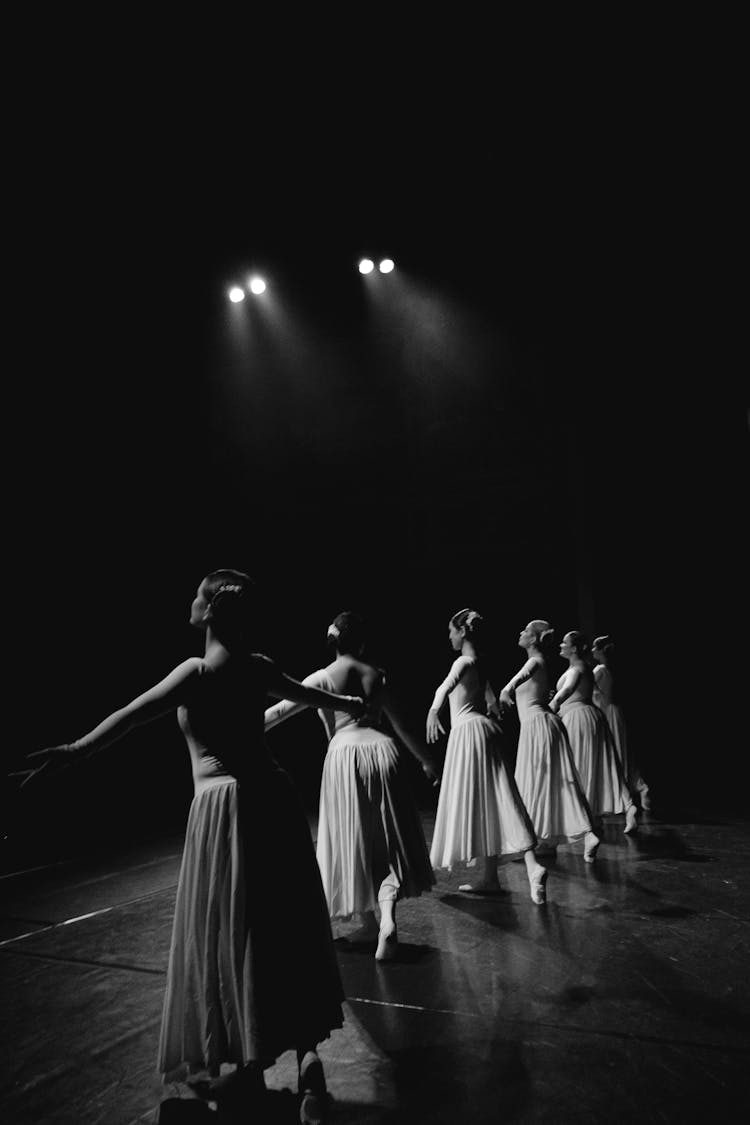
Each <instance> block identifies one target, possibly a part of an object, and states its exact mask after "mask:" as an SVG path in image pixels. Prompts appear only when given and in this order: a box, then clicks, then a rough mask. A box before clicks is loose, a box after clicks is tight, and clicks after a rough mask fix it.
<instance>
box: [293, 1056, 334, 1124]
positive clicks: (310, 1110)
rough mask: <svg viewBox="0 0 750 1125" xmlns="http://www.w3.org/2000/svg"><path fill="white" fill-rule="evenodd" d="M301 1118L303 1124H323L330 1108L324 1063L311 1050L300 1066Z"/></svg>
mask: <svg viewBox="0 0 750 1125" xmlns="http://www.w3.org/2000/svg"><path fill="white" fill-rule="evenodd" d="M298 1089H299V1094H300V1104H299V1119H300V1122H301V1125H323V1123H324V1122H325V1121H326V1116H327V1108H328V1091H327V1089H326V1080H325V1075H324V1073H323V1064H322V1063H321V1061H320V1059H319V1058H318V1056H317V1055H316V1054H315V1053H314V1052H312V1051H309V1052H308V1053H307V1054H306V1055H305V1057H304V1059H303V1060H302V1064H301V1066H300V1068H299V1085H298Z"/></svg>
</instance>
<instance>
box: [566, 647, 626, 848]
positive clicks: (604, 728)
mask: <svg viewBox="0 0 750 1125" xmlns="http://www.w3.org/2000/svg"><path fill="white" fill-rule="evenodd" d="M590 652H591V650H590V646H589V643H588V640H587V638H586V637H585V636H584V635H583V633H581V632H580V631H579V630H577V629H573V630H571V631H570V632H569V633H566V634H565V635H564V637H563V639H562V643H561V644H560V656H562V657H563V658H564V659H565V660H567V661H568V667H567V669H566V670H565V671H564V672H563V674H562V675H561V676H560V678H559V680H558V681H557V685H556V690H555V694H554V696H553V697H552V699H551V701H550V705H549V706H550V711H552V712H553V713H554V714H557V713H558V712H559V714H560V718H561V719H562V721H563V723H564V724H565V729H566V730H567V732H568V741H569V743H570V749H571V751H572V753H573V761H574V762H575V767H576V771H577V773H578V780H579V781H580V782H581V788H582V789H583V792H584V794H585V796H586V800H587V802H588V806H589V809H590V810H591V813H592V816H593V817H594V828H595V831H597V833H599V834H601V833H600V829H599V825H600V823H601V819H600V818H601V817H602V816H606V815H607V814H609V813H623V812H624V813H625V832H626V833H630V832H633V831H635V828H636V808H635V805H634V804H633V798H632V797H631V795H630V790H629V789H628V787H627V785H626V784H625V780H624V777H623V772H622V766H621V765H620V760H619V758H618V756H617V752H616V750H615V743H614V739H613V738H612V735H611V734H610V730H609V726H608V724H607V720H606V718H605V716H604V714H603V712H602V711H600V710H599V708H598V707H595V706H594V704H593V703H592V695H593V691H594V676H593V672H592V670H591V662H590Z"/></svg>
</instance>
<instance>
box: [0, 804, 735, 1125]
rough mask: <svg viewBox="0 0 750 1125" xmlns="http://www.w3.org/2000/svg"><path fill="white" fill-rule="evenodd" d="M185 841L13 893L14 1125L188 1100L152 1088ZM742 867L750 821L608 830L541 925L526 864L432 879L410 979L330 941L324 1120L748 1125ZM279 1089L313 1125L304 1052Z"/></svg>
mask: <svg viewBox="0 0 750 1125" xmlns="http://www.w3.org/2000/svg"><path fill="white" fill-rule="evenodd" d="M424 823H425V832H426V835H427V838H428V841H429V839H430V837H431V834H432V816H431V815H430V814H428V813H425V814H424ZM313 827H314V826H313ZM181 844H182V839H181V837H179V836H174V835H173V836H170V837H167V838H163V839H159V840H154V841H151V842H148V843H142V842H141V843H139V844H138V845H133V846H131V847H123V848H121V849H119V850H116V851H115V850H112V849H110V850H109V851H108V852H107V853H106V854H101V855H99V856H98V857H96V858H91V857H86V858H83V857H79V858H75V857H74V858H67V859H63V860H61V861H60V862H59V863H56V864H54V865H47V866H43V867H40V868H37V869H36V870H31V871H23V872H18V873H10V874H7V875H4V876H3V877H2V878H1V879H0V887H1V888H2V891H3V896H2V898H3V906H2V915H1V917H0V925H1V930H0V943H1V944H0V954H1V955H2V956H0V971H1V972H2V988H3V1004H2V1016H1V1017H0V1018H1V1019H2V1042H3V1047H4V1050H3V1052H2V1079H1V1081H2V1087H1V1090H0V1097H1V1098H2V1103H1V1105H2V1109H1V1111H0V1119H1V1120H2V1121H3V1123H4V1125H46V1123H50V1125H51V1123H63V1122H64V1123H69V1125H94V1123H97V1125H99V1123H102V1125H135V1123H136V1122H139V1123H143V1122H156V1121H157V1120H158V1113H159V1102H160V1100H161V1099H164V1098H170V1097H176V1096H180V1095H182V1096H184V1094H185V1090H184V1089H183V1088H180V1087H176V1086H174V1087H166V1088H165V1087H162V1085H161V1083H160V1079H159V1077H158V1075H156V1074H155V1072H154V1069H153V1068H154V1060H155V1056H156V1044H157V1038H158V1031H159V1020H160V1012H161V1003H162V992H163V987H164V978H165V972H166V963H167V954H168V949H169V938H170V926H171V917H172V909H173V904H174V895H175V886H176V881H177V873H178V868H179V860H180V848H181ZM749 857H750V821H742V820H739V819H737V818H725V817H723V816H721V815H711V814H710V813H701V814H698V813H697V812H695V811H684V810H683V811H680V812H673V813H671V814H670V815H669V817H667V816H666V815H665V814H664V813H663V812H662V813H661V814H660V816H659V819H656V817H652V818H651V819H650V820H649V821H648V822H647V823H644V824H642V826H641V827H640V829H639V831H638V833H637V835H635V836H634V837H626V836H624V835H623V832H622V819H621V818H619V819H618V818H613V819H611V820H610V821H608V823H607V827H606V834H605V842H604V843H603V845H602V847H601V849H600V852H599V857H598V858H597V861H596V863H595V864H594V865H593V866H592V865H588V864H585V863H584V861H583V856H582V848H581V845H580V844H578V845H569V846H566V847H564V848H561V849H560V851H559V853H558V858H557V860H556V862H554V863H553V864H551V865H550V877H549V882H548V902H547V904H546V906H543V907H538V906H534V904H533V903H532V902H531V900H530V898H529V894H528V884H527V880H526V873H525V868H524V865H523V863H518V862H505V863H503V864H502V865H501V870H500V877H501V881H502V885H503V887H504V888H505V892H506V893H504V894H503V895H501V896H500V897H498V898H495V899H477V898H474V897H471V896H469V895H466V894H462V893H460V892H459V891H458V884H459V883H460V882H463V881H465V878H466V872H465V870H462V871H455V872H453V873H452V874H450V875H448V874H446V873H440V874H439V877H438V883H437V886H436V888H435V889H434V891H433V892H432V894H430V895H426V896H423V897H422V898H420V899H416V900H407V901H405V902H403V903H402V904H400V906H399V909H398V923H399V937H400V942H401V945H400V957H399V959H398V961H396V962H394V963H390V964H385V965H379V964H377V963H376V962H375V960H374V959H373V957H372V950H371V949H368V948H359V947H353V946H352V947H348V948H347V946H346V944H345V943H344V942H341V941H339V942H338V943H337V948H338V952H339V963H340V966H341V973H342V977H343V982H344V990H345V992H346V997H347V1002H346V1008H345V1025H344V1028H343V1029H342V1030H341V1031H338V1032H335V1033H334V1034H333V1036H332V1038H331V1039H330V1040H328V1041H327V1042H326V1043H324V1044H323V1045H322V1046H321V1050H320V1053H321V1057H322V1058H323V1062H324V1065H325V1068H326V1074H327V1078H328V1083H329V1088H330V1090H331V1093H332V1095H333V1099H334V1100H333V1104H332V1108H331V1114H330V1121H331V1125H349V1123H351V1125H353V1123H355V1122H356V1123H358V1125H366V1123H372V1125H374V1123H376V1122H383V1123H386V1122H388V1123H390V1122H404V1123H408V1125H422V1123H424V1125H427V1123H428V1122H429V1123H430V1125H442V1123H445V1125H448V1123H450V1125H456V1123H464V1122H466V1123H469V1125H484V1123H495V1122H519V1123H526V1122H528V1123H537V1122H545V1123H547V1122H549V1123H550V1125H552V1123H554V1125H560V1123H563V1125H568V1123H578V1122H581V1123H583V1122H589V1123H591V1125H599V1123H601V1122H605V1121H609V1122H617V1123H620V1122H638V1123H639V1125H643V1123H644V1122H662V1123H663V1122H674V1123H681V1125H682V1123H686V1122H694V1121H695V1122H698V1121H700V1122H709V1121H721V1122H722V1123H726V1122H735V1121H736V1122H740V1121H743V1122H745V1121H747V1120H750V1094H749V1086H750V1021H749V1019H748V1016H749V1015H750V999H749V993H750V987H749V982H750V929H749V928H748V923H749V917H748V914H749V910H748V907H749V905H750V889H749V886H748V858H749ZM545 862H547V861H546V860H545ZM341 933H342V934H345V933H346V927H343V928H342V929H341ZM300 934H301V940H302V935H303V934H304V920H303V919H300ZM267 1083H268V1085H269V1087H271V1088H272V1090H274V1091H275V1093H274V1094H273V1096H272V1097H271V1098H270V1099H269V1121H273V1122H274V1123H275V1122H277V1121H278V1122H289V1123H292V1122H295V1121H297V1120H298V1118H297V1108H296V1102H295V1099H294V1097H293V1096H292V1094H291V1092H290V1091H291V1090H292V1089H294V1088H295V1060H294V1057H293V1055H292V1054H291V1053H289V1054H288V1055H285V1056H283V1057H282V1058H281V1059H280V1060H279V1061H278V1063H277V1064H276V1066H275V1067H274V1068H273V1069H272V1070H270V1071H268V1072H267ZM184 1110H185V1114H187V1113H188V1112H190V1111H195V1112H196V1113H197V1112H199V1104H196V1103H191V1104H190V1105H187V1104H186V1105H185V1107H184ZM206 1113H208V1111H206ZM186 1119H187V1116H186ZM208 1120H216V1116H215V1115H213V1114H211V1115H210V1116H209V1117H208ZM217 1125H218V1123H217Z"/></svg>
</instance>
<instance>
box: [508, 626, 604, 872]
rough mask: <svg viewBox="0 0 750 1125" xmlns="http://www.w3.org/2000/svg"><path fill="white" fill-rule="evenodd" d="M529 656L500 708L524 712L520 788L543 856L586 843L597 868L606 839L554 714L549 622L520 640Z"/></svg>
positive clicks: (520, 715)
mask: <svg viewBox="0 0 750 1125" xmlns="http://www.w3.org/2000/svg"><path fill="white" fill-rule="evenodd" d="M518 644H519V647H520V648H522V649H524V650H525V651H526V653H527V655H528V659H527V660H526V662H525V664H524V665H523V667H522V668H521V669H520V670H519V671H518V672H516V674H515V676H513V678H512V679H511V680H509V681H508V683H507V684H506V685H505V687H504V688H503V689H502V691H501V692H500V704H501V706H504V707H512V706H513V705H514V704H515V706H516V708H517V709H518V719H519V724H520V731H519V736H518V753H517V755H516V775H515V776H516V783H517V785H518V791H519V793H520V794H521V799H522V801H523V803H524V805H525V806H526V808H527V809H528V813H529V816H530V818H531V822H532V824H533V825H534V830H535V831H536V835H537V838H538V840H539V845H540V846H539V849H538V850H539V852H542V853H543V852H553V851H554V850H555V849H556V847H557V845H558V844H559V843H562V842H564V841H566V840H576V839H580V838H581V837H583V838H584V853H583V855H584V859H585V860H586V862H587V863H593V862H594V859H595V857H596V852H597V849H598V847H599V844H600V839H599V837H598V836H597V835H596V833H595V832H594V830H593V823H592V816H591V812H590V810H589V808H588V805H587V803H586V798H585V796H584V794H583V791H582V789H581V784H580V781H579V780H578V774H577V773H576V769H575V765H574V764H573V755H572V753H571V750H570V744H569V742H568V737H567V734H566V731H565V727H564V726H563V724H562V722H561V720H560V719H559V718H558V716H557V715H553V714H552V712H551V711H550V709H549V706H548V701H549V697H550V677H549V670H548V663H547V662H548V659H549V656H550V652H551V647H552V645H553V644H554V630H553V628H552V626H551V625H550V624H549V622H548V621H543V620H541V619H535V620H534V621H530V622H529V623H528V625H526V627H525V628H524V629H522V630H521V634H520V636H519V638H518Z"/></svg>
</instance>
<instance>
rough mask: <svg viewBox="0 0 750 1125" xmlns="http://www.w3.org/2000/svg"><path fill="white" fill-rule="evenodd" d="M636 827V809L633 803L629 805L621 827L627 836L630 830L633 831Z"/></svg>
mask: <svg viewBox="0 0 750 1125" xmlns="http://www.w3.org/2000/svg"><path fill="white" fill-rule="evenodd" d="M637 827H638V810H637V809H636V807H635V805H631V806H630V808H629V809H628V811H627V812H626V813H625V827H624V828H623V832H624V833H625V835H626V836H629V835H630V833H631V832H635V830H636V828H637Z"/></svg>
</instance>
